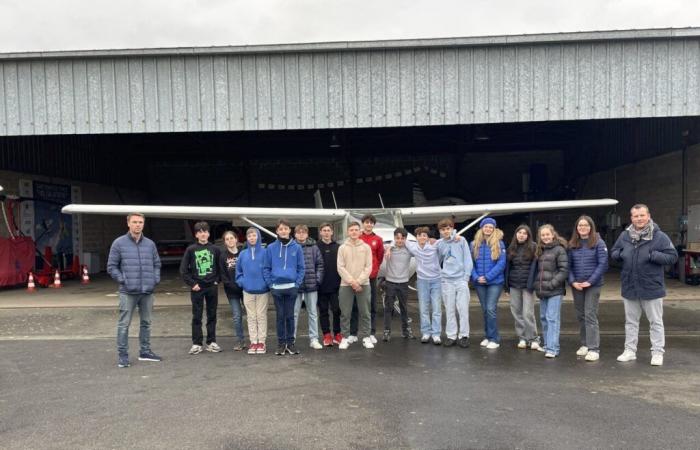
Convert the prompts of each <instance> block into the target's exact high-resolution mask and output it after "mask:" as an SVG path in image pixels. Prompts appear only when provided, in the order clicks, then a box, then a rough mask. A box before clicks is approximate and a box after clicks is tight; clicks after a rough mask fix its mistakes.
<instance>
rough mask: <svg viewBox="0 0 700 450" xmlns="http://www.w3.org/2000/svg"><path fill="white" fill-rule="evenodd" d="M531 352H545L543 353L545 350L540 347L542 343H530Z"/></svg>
mask: <svg viewBox="0 0 700 450" xmlns="http://www.w3.org/2000/svg"><path fill="white" fill-rule="evenodd" d="M530 350H537V351H538V352H543V351H544V349H543V348H542V346H541V345H540V343H539V342H537V341H532V342H530Z"/></svg>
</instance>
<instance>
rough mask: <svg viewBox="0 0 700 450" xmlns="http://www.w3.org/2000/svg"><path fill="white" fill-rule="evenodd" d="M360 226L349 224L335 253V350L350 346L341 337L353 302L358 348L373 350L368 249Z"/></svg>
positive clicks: (348, 321) (348, 328) (345, 332)
mask: <svg viewBox="0 0 700 450" xmlns="http://www.w3.org/2000/svg"><path fill="white" fill-rule="evenodd" d="M360 233H361V231H360V224H359V223H357V222H353V223H351V224H350V225H348V236H349V238H348V239H346V240H345V243H344V244H343V245H341V246H340V248H339V249H338V274H339V275H340V279H341V281H340V290H339V291H338V298H339V300H340V324H341V325H340V328H341V333H342V334H343V340H342V341H340V345H339V346H338V348H340V349H341V350H346V349H347V348H348V347H349V346H350V342H348V339H347V338H346V337H345V336H349V335H350V317H351V315H352V305H353V302H354V300H357V310H358V312H359V316H360V317H359V319H360V320H359V322H360V334H361V335H363V336H364V339H362V345H363V346H364V347H365V348H374V344H372V341H371V340H370V337H369V336H370V333H371V318H370V294H371V291H370V285H369V275H370V273H371V272H372V249H371V248H370V246H369V245H367V244H365V243H364V242H363V241H362V240H361V239H360Z"/></svg>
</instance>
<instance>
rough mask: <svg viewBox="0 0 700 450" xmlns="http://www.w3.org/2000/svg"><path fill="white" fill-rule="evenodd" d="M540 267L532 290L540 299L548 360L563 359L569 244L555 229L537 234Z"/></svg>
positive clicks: (533, 276)
mask: <svg viewBox="0 0 700 450" xmlns="http://www.w3.org/2000/svg"><path fill="white" fill-rule="evenodd" d="M535 255H536V256H537V264H535V265H534V266H533V270H532V271H531V272H530V282H529V283H528V285H529V288H530V289H534V290H535V294H537V297H538V298H539V299H540V321H541V322H542V337H543V338H544V352H545V353H544V356H545V357H546V358H554V357H556V356H557V355H559V328H560V326H561V300H562V298H563V297H564V294H565V293H566V279H567V277H568V276H569V260H568V258H567V255H566V241H565V240H564V239H562V238H561V237H559V235H558V234H557V232H556V231H555V230H554V227H553V226H552V225H549V224H547V225H542V226H541V227H540V229H539V230H538V231H537V250H536V251H535Z"/></svg>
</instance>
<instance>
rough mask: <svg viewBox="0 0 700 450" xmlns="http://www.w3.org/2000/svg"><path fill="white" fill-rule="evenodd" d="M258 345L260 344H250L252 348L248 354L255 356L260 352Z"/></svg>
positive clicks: (249, 348)
mask: <svg viewBox="0 0 700 450" xmlns="http://www.w3.org/2000/svg"><path fill="white" fill-rule="evenodd" d="M258 345H260V344H250V347H248V354H249V355H254V354H256V353H257V351H258Z"/></svg>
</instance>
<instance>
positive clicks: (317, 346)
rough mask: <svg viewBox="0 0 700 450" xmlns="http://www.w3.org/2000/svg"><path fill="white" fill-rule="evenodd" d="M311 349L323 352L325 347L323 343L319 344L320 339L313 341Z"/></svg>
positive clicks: (310, 345)
mask: <svg viewBox="0 0 700 450" xmlns="http://www.w3.org/2000/svg"><path fill="white" fill-rule="evenodd" d="M309 347H311V348H313V349H314V350H321V349H322V348H323V345H321V343H320V342H318V339H314V340H312V341H311V344H309Z"/></svg>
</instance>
